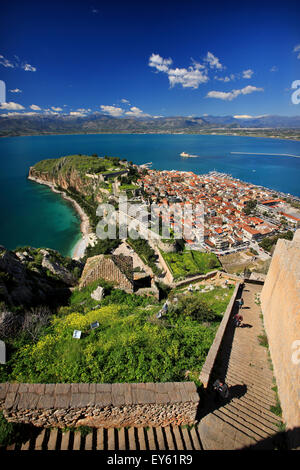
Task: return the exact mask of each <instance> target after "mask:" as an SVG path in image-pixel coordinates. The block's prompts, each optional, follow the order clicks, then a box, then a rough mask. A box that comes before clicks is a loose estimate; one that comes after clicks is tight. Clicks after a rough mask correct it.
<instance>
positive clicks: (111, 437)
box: [107, 428, 117, 450]
mask: <svg viewBox="0 0 300 470" xmlns="http://www.w3.org/2000/svg"><path fill="white" fill-rule="evenodd" d="M116 448H117V446H116V442H115V430H114V428H109V429H107V450H115V449H116Z"/></svg>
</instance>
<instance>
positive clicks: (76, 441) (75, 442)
mask: <svg viewBox="0 0 300 470" xmlns="http://www.w3.org/2000/svg"><path fill="white" fill-rule="evenodd" d="M80 445H81V433H80V432H79V431H75V432H74V440H73V449H72V450H80Z"/></svg>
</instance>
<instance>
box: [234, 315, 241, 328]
mask: <svg viewBox="0 0 300 470" xmlns="http://www.w3.org/2000/svg"><path fill="white" fill-rule="evenodd" d="M233 321H234V324H235V326H236V327H239V326H241V324H242V321H243V317H242V315H240V314H239V313H236V314H235V315H234V317H233Z"/></svg>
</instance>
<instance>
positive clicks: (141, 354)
mask: <svg viewBox="0 0 300 470" xmlns="http://www.w3.org/2000/svg"><path fill="white" fill-rule="evenodd" d="M104 286H105V289H106V293H107V295H106V297H105V298H104V300H103V301H101V305H99V302H96V301H94V300H92V299H91V297H90V293H91V291H92V290H93V289H94V288H95V287H96V283H95V284H94V285H92V286H90V287H88V288H86V289H84V290H83V291H75V292H74V293H73V295H72V298H71V301H70V306H69V307H63V308H61V309H60V311H59V313H58V315H56V316H54V317H53V319H52V321H51V323H50V324H49V326H48V327H46V328H45V329H44V330H43V332H42V334H41V336H40V338H39V339H38V341H37V342H36V343H33V342H32V341H31V340H30V339H29V338H28V337H26V336H23V337H22V338H18V339H16V340H14V341H11V342H10V344H9V351H10V353H9V357H10V359H9V362H8V364H7V365H6V366H0V381H2V382H4V381H6V380H9V381H19V382H42V383H43V382H48V383H49V382H50V383H52V382H147V381H150V382H152V381H153V382H158V381H181V380H184V375H185V372H186V371H187V370H190V371H192V374H193V376H192V377H195V378H197V377H198V376H199V372H200V370H201V367H202V365H203V363H204V361H205V358H206V355H207V352H208V350H209V348H210V346H211V344H212V341H213V339H214V336H215V332H216V329H217V327H218V325H219V321H220V320H221V318H222V312H224V310H225V308H226V305H227V303H228V301H229V299H230V296H231V294H232V289H226V290H225V289H220V288H218V289H216V290H215V292H209V293H207V294H201V293H195V294H194V295H198V296H201V298H203V299H205V300H206V301H207V304H208V306H209V307H210V308H212V310H213V311H214V312H215V313H216V318H215V319H214V321H212V322H210V323H209V324H207V323H201V322H198V321H195V320H192V319H191V318H189V317H184V316H179V317H178V318H176V319H174V318H172V317H167V318H165V319H164V320H162V321H161V320H157V319H156V313H157V312H158V310H159V309H160V308H161V304H159V303H157V302H156V301H155V300H154V299H151V298H142V297H139V296H135V295H129V294H125V293H124V292H123V291H120V290H117V289H113V290H112V289H111V286H109V285H108V284H104ZM97 304H98V307H97ZM95 307H96V308H95ZM94 321H98V322H99V324H100V326H99V328H97V329H95V330H93V331H91V330H90V323H92V322H94ZM74 329H79V330H81V331H82V338H81V339H80V340H77V339H73V338H72V334H73V331H74Z"/></svg>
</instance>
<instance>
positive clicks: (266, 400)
mask: <svg viewBox="0 0 300 470" xmlns="http://www.w3.org/2000/svg"><path fill="white" fill-rule="evenodd" d="M238 379H242V380H241V381H240V382H239V381H238ZM226 382H227V384H228V385H231V384H232V385H235V384H237V383H239V384H241V382H242V383H243V384H245V385H246V386H247V392H246V395H247V396H248V395H249V396H253V397H254V399H255V398H256V399H257V400H259V401H260V402H261V404H262V406H264V407H265V408H270V406H272V405H275V404H276V396H275V393H274V392H273V391H272V390H271V389H270V391H269V394H268V395H267V394H263V393H262V392H261V391H260V390H258V389H257V386H256V385H255V384H251V383H247V378H246V377H238V376H237V375H235V374H234V373H233V372H231V371H230V372H228V375H227V376H226Z"/></svg>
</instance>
